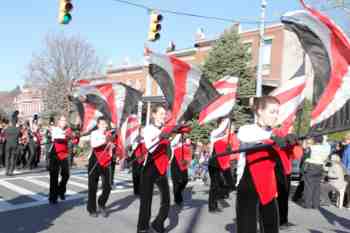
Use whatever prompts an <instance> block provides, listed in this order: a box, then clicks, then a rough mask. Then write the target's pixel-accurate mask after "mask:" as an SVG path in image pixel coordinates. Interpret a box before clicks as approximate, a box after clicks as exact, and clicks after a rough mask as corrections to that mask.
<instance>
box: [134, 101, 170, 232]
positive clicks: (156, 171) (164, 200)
mask: <svg viewBox="0 0 350 233" xmlns="http://www.w3.org/2000/svg"><path fill="white" fill-rule="evenodd" d="M165 119H166V109H165V107H164V106H162V105H159V104H158V105H156V106H155V107H154V108H153V109H152V123H151V124H149V125H147V126H146V127H145V128H144V140H145V146H146V148H147V150H148V155H147V156H148V158H147V159H146V163H145V166H144V167H143V170H142V173H141V183H140V209H139V219H138V224H137V232H138V233H146V232H149V221H150V218H151V209H152V197H153V187H154V184H156V185H157V186H158V189H159V191H160V199H161V204H160V209H159V213H158V215H157V217H156V219H155V220H154V221H153V222H152V224H151V225H152V228H153V229H154V230H155V231H156V232H158V233H162V232H164V222H165V220H166V218H167V217H168V214H169V209H170V192H169V183H168V177H167V169H168V163H169V157H170V156H169V148H170V142H169V140H167V139H164V138H162V136H161V132H162V131H161V129H162V127H163V125H164V123H165ZM154 145H156V146H154Z"/></svg>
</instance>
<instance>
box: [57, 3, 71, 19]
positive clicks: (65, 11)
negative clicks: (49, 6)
mask: <svg viewBox="0 0 350 233" xmlns="http://www.w3.org/2000/svg"><path fill="white" fill-rule="evenodd" d="M59 1H60V6H59V7H60V9H59V14H58V22H59V23H60V24H68V23H69V22H70V21H71V20H72V16H71V14H70V12H71V11H72V10H73V4H72V1H71V0H59Z"/></svg>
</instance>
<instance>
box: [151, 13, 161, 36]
mask: <svg viewBox="0 0 350 233" xmlns="http://www.w3.org/2000/svg"><path fill="white" fill-rule="evenodd" d="M150 19H151V23H150V28H149V32H148V40H149V41H156V40H159V39H160V33H159V32H160V30H161V29H162V25H161V24H160V22H161V21H162V20H163V16H162V15H161V14H158V13H156V12H154V11H152V12H151V16H150Z"/></svg>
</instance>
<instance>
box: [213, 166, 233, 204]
mask: <svg viewBox="0 0 350 233" xmlns="http://www.w3.org/2000/svg"><path fill="white" fill-rule="evenodd" d="M208 170H209V176H210V187H209V200H208V207H209V211H213V210H215V209H217V208H218V200H219V199H223V198H225V196H227V195H229V194H230V192H231V191H233V189H234V181H233V176H232V173H231V169H226V170H225V171H220V169H219V168H218V167H217V166H212V165H209V166H208Z"/></svg>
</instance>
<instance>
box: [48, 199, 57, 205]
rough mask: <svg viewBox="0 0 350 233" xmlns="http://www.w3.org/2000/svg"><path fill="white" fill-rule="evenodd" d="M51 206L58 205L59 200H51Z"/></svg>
mask: <svg viewBox="0 0 350 233" xmlns="http://www.w3.org/2000/svg"><path fill="white" fill-rule="evenodd" d="M49 204H50V205H56V204H57V200H49Z"/></svg>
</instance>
